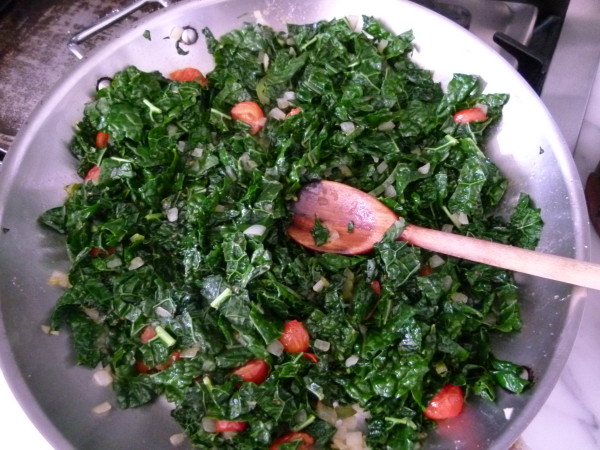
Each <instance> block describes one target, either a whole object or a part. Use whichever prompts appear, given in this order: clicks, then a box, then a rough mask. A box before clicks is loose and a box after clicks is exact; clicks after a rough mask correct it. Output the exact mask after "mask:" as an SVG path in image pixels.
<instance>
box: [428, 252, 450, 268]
mask: <svg viewBox="0 0 600 450" xmlns="http://www.w3.org/2000/svg"><path fill="white" fill-rule="evenodd" d="M445 262H446V261H444V259H443V258H442V257H441V256H440V255H437V254H436V255H432V256H431V258H429V261H428V263H429V267H431V268H432V269H435V268H436V267H440V266H441V265H442V264H444V263H445Z"/></svg>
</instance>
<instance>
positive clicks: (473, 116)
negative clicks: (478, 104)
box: [454, 108, 488, 123]
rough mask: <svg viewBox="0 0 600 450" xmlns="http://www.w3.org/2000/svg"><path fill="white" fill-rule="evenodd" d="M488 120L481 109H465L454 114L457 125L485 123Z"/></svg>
mask: <svg viewBox="0 0 600 450" xmlns="http://www.w3.org/2000/svg"><path fill="white" fill-rule="evenodd" d="M487 118H488V117H487V114H486V112H485V111H484V110H483V109H481V108H469V109H463V110H461V111H458V112H457V113H456V114H454V121H455V122H456V123H470V122H483V121H485V120H487Z"/></svg>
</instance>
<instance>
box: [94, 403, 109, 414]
mask: <svg viewBox="0 0 600 450" xmlns="http://www.w3.org/2000/svg"><path fill="white" fill-rule="evenodd" d="M111 409H112V406H111V404H110V403H108V402H103V403H100V404H99V405H96V406H94V407H93V408H92V412H93V413H94V414H104V413H107V412H108V411H110V410H111Z"/></svg>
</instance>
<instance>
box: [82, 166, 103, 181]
mask: <svg viewBox="0 0 600 450" xmlns="http://www.w3.org/2000/svg"><path fill="white" fill-rule="evenodd" d="M99 179H100V166H93V167H92V168H91V169H90V170H88V173H87V174H86V175H85V178H84V179H83V182H84V183H87V182H88V181H91V182H92V183H94V184H98V180H99Z"/></svg>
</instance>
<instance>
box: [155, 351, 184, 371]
mask: <svg viewBox="0 0 600 450" xmlns="http://www.w3.org/2000/svg"><path fill="white" fill-rule="evenodd" d="M180 359H181V352H180V351H179V350H175V351H174V352H173V353H171V354H170V355H169V357H168V358H167V360H166V361H165V362H162V363H160V364H157V365H156V366H154V368H155V369H156V370H158V371H161V370H165V369H168V368H169V367H170V366H171V365H172V364H173V363H174V362H175V361H179V360H180Z"/></svg>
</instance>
